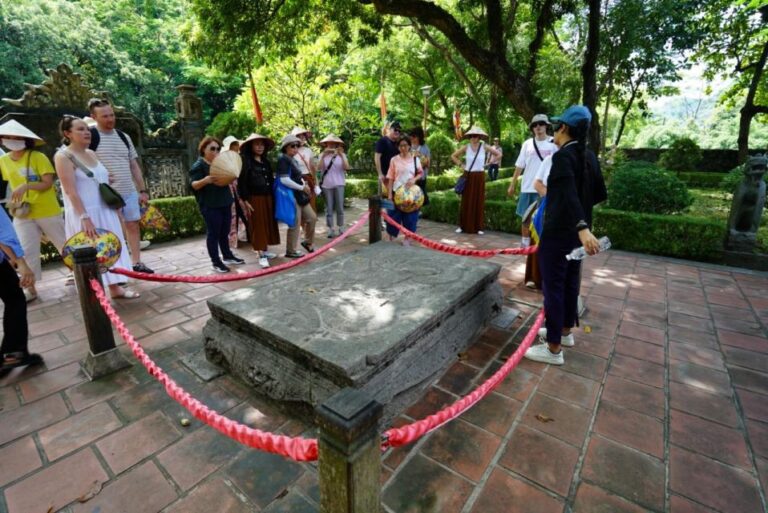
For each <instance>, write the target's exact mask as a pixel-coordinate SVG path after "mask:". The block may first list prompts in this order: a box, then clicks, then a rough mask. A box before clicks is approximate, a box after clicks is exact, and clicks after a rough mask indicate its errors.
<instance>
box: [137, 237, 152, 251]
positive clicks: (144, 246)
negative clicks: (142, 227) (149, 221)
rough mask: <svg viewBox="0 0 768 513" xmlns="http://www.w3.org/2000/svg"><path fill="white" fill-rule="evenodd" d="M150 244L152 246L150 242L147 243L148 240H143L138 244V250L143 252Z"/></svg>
mask: <svg viewBox="0 0 768 513" xmlns="http://www.w3.org/2000/svg"><path fill="white" fill-rule="evenodd" d="M151 244H152V243H151V242H149V241H148V240H143V241H141V242H139V249H140V250H142V251H144V250H145V249H147V248H148V247H149V246H150V245H151Z"/></svg>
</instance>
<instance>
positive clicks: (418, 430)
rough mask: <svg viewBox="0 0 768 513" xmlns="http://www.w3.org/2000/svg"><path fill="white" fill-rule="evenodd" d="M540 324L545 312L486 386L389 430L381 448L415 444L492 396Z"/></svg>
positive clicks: (529, 342)
mask: <svg viewBox="0 0 768 513" xmlns="http://www.w3.org/2000/svg"><path fill="white" fill-rule="evenodd" d="M543 323H544V310H542V311H541V312H539V315H538V316H537V317H536V320H535V321H534V323H533V326H531V329H530V330H528V333H527V334H526V335H525V338H524V339H523V341H522V342H521V343H520V346H519V347H518V348H517V350H515V352H514V354H513V355H512V356H510V357H509V358H508V359H507V361H506V362H505V363H504V365H502V366H501V368H500V369H499V370H497V371H496V372H495V373H494V374H493V376H491V377H490V378H488V379H487V380H486V381H485V383H483V384H482V385H480V386H479V387H477V388H476V389H475V390H474V391H472V392H471V393H470V394H469V395H466V396H464V397H463V398H461V399H459V400H458V401H456V402H455V403H453V404H452V405H450V406H448V407H447V408H444V409H442V410H440V411H439V412H437V413H435V414H433V415H430V416H429V417H426V418H424V419H422V420H419V421H417V422H414V423H412V424H408V425H407V426H402V427H399V428H392V429H389V430H388V431H386V432H385V433H384V443H383V444H382V447H383V448H385V449H386V447H387V446H389V447H398V446H401V445H405V444H409V443H411V442H414V441H416V440H418V439H419V438H421V437H422V436H424V435H426V434H427V433H430V432H432V431H434V430H435V429H437V428H439V427H441V426H442V425H444V424H447V423H448V422H450V421H451V420H453V419H455V418H456V417H458V416H459V415H461V414H462V413H464V412H465V411H467V410H468V409H470V408H471V407H472V406H474V405H475V404H477V402H479V401H480V400H481V399H482V398H483V397H485V396H486V395H488V394H489V393H491V391H492V390H493V389H494V388H496V387H497V386H498V385H499V383H501V382H502V381H504V378H506V377H507V376H508V375H509V373H510V372H512V370H513V369H514V368H515V367H517V365H518V364H519V363H520V360H522V359H523V355H524V354H525V352H526V351H527V350H528V348H529V347H531V344H532V343H533V340H534V339H535V337H536V335H537V334H538V332H539V328H540V327H541V325H542V324H543Z"/></svg>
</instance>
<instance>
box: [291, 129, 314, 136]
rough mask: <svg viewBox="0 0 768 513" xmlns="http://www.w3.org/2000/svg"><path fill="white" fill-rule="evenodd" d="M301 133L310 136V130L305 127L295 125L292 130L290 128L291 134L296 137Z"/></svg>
mask: <svg viewBox="0 0 768 513" xmlns="http://www.w3.org/2000/svg"><path fill="white" fill-rule="evenodd" d="M301 134H304V135H306V136H307V137H312V131H311V130H307V129H306V128H301V127H299V126H295V127H293V130H291V135H295V136H296V137H298V136H300V135H301Z"/></svg>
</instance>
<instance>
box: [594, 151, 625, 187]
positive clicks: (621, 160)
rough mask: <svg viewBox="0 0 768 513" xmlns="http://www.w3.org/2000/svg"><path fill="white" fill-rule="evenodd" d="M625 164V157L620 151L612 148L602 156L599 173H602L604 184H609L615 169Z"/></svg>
mask: <svg viewBox="0 0 768 513" xmlns="http://www.w3.org/2000/svg"><path fill="white" fill-rule="evenodd" d="M626 163H627V155H626V153H624V152H623V151H621V150H620V149H618V148H616V147H614V148H612V149H610V150H608V151H606V152H605V153H604V154H603V158H601V159H600V171H602V173H603V178H604V179H605V183H606V184H610V183H611V181H612V180H613V173H614V171H616V169H618V168H620V167H622V166H623V165H625V164H626Z"/></svg>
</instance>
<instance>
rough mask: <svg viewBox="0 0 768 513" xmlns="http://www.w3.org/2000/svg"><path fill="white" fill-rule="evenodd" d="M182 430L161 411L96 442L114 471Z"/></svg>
mask: <svg viewBox="0 0 768 513" xmlns="http://www.w3.org/2000/svg"><path fill="white" fill-rule="evenodd" d="M180 437H181V434H180V433H179V430H178V429H176V427H175V426H174V425H173V424H172V423H171V421H170V420H169V419H168V417H166V416H165V415H164V414H163V413H162V412H159V411H158V412H155V413H153V414H151V415H149V416H147V417H144V418H143V419H141V420H139V421H137V422H134V423H133V424H130V425H128V426H126V427H124V428H123V429H121V430H120V431H117V432H116V433H113V434H111V435H109V436H108V437H106V438H104V439H103V440H100V441H99V442H97V443H96V447H97V448H98V449H99V452H101V455H102V456H103V457H104V459H105V460H106V462H107V464H108V465H109V468H111V469H112V472H114V473H115V474H120V473H122V472H123V471H125V470H127V469H128V468H130V467H132V466H133V465H135V464H136V463H138V462H140V461H141V460H143V459H144V458H146V457H148V456H150V455H152V454H154V453H155V452H157V451H159V450H160V449H162V448H163V447H166V446H167V445H168V444H170V443H172V442H174V441H175V440H177V439H179V438H180Z"/></svg>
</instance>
